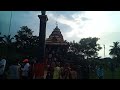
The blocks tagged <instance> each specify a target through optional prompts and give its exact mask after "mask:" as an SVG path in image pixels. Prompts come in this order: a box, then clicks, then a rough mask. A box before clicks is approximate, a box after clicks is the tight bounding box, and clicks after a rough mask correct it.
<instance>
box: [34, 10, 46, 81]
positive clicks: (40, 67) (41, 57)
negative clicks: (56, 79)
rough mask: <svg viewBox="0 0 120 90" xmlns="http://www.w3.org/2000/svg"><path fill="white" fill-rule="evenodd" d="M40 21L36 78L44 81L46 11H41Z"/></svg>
mask: <svg viewBox="0 0 120 90" xmlns="http://www.w3.org/2000/svg"><path fill="white" fill-rule="evenodd" d="M38 17H39V19H40V28H39V48H38V53H37V54H38V55H37V58H38V60H37V63H36V65H35V78H36V79H41V78H42V79H43V77H44V62H45V39H46V22H47V20H48V18H47V15H45V11H41V15H38Z"/></svg>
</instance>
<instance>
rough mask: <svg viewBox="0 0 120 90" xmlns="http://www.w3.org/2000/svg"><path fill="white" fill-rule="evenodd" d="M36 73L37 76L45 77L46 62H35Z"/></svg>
mask: <svg viewBox="0 0 120 90" xmlns="http://www.w3.org/2000/svg"><path fill="white" fill-rule="evenodd" d="M34 73H35V77H36V78H41V77H44V63H37V64H35V67H34Z"/></svg>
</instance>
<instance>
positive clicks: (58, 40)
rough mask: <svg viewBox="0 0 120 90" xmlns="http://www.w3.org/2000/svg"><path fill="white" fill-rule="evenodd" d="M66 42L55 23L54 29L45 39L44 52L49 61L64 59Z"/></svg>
mask: <svg viewBox="0 0 120 90" xmlns="http://www.w3.org/2000/svg"><path fill="white" fill-rule="evenodd" d="M67 47H68V43H67V41H66V40H64V38H63V35H62V33H61V31H60V29H59V28H58V25H56V27H55V29H54V30H53V31H52V33H51V34H50V36H49V38H47V39H46V52H47V53H46V54H47V55H48V58H49V61H51V60H52V61H61V60H62V59H64V55H65V54H64V53H65V52H66V51H67Z"/></svg>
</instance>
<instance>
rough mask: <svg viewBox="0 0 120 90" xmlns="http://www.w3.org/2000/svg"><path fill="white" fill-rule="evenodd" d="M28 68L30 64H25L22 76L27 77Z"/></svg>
mask: <svg viewBox="0 0 120 90" xmlns="http://www.w3.org/2000/svg"><path fill="white" fill-rule="evenodd" d="M29 67H30V64H29V63H26V64H25V66H24V68H22V76H28V71H29Z"/></svg>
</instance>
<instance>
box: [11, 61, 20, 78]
mask: <svg viewBox="0 0 120 90" xmlns="http://www.w3.org/2000/svg"><path fill="white" fill-rule="evenodd" d="M9 79H20V64H19V63H18V62H17V61H14V62H13V64H12V65H11V66H10V67H9Z"/></svg>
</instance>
